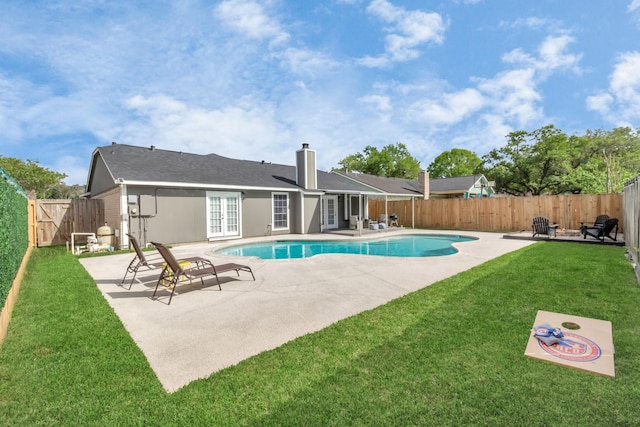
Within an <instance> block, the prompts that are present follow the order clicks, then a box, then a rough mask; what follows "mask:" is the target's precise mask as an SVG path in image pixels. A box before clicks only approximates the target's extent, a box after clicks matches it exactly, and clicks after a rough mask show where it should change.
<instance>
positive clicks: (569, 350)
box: [538, 332, 602, 362]
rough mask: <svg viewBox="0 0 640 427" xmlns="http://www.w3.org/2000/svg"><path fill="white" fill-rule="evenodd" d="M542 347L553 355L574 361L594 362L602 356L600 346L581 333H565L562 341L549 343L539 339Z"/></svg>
mask: <svg viewBox="0 0 640 427" xmlns="http://www.w3.org/2000/svg"><path fill="white" fill-rule="evenodd" d="M538 344H539V345H540V347H541V348H542V349H543V350H544V351H546V352H547V353H549V354H550V355H552V356H556V357H559V358H560V359H564V360H571V361H573V362H593V361H594V360H597V359H598V358H599V357H600V356H602V350H601V349H600V346H598V344H596V343H595V342H593V341H591V340H590V339H589V338H585V337H583V336H581V335H577V334H572V333H570V332H565V333H564V338H563V339H562V341H560V342H558V343H555V344H553V345H550V346H549V345H547V344H545V343H544V342H542V341H540V340H538Z"/></svg>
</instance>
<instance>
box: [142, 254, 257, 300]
mask: <svg viewBox="0 0 640 427" xmlns="http://www.w3.org/2000/svg"><path fill="white" fill-rule="evenodd" d="M151 244H152V245H154V246H155V247H156V249H158V252H159V253H160V255H161V256H162V258H163V259H164V260H165V264H164V268H163V269H162V273H160V277H159V278H158V283H156V289H155V290H154V291H153V296H154V297H155V296H156V293H157V292H158V287H159V286H160V283H162V282H164V281H167V282H168V284H167V286H168V287H169V288H171V295H170V296H169V302H168V303H167V305H169V304H171V299H172V298H173V293H174V292H175V289H176V285H177V284H178V282H179V281H180V279H181V278H182V277H184V278H186V279H189V280H192V279H200V282H201V283H202V285H203V286H204V277H205V276H208V275H211V276H213V277H215V278H216V282H217V284H218V289H220V290H222V286H221V285H220V277H219V276H218V275H219V274H221V273H225V272H227V271H235V272H236V274H237V275H238V277H240V271H246V272H248V273H251V277H252V278H253V280H256V277H255V276H254V275H253V271H252V270H251V267H249V266H247V265H241V264H235V263H227V264H221V265H217V266H216V265H214V264H213V263H212V262H211V261H209V260H207V259H206V258H201V257H193V258H192V259H194V260H197V262H196V268H186V267H184V265H185V264H184V263H183V262H180V261H183V260H188V258H184V259H181V260H180V261H178V260H177V259H176V257H175V256H174V255H173V254H172V253H171V251H170V250H169V249H168V248H167V247H166V246H165V245H163V244H162V243H157V242H151ZM189 265H191V264H189ZM205 265H206V266H205Z"/></svg>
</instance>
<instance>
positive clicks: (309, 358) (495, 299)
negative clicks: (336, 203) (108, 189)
mask: <svg viewBox="0 0 640 427" xmlns="http://www.w3.org/2000/svg"><path fill="white" fill-rule="evenodd" d="M425 262H430V260H425ZM538 310H546V311H553V312H561V313H567V314H572V315H576V316H583V317H592V318H596V319H603V320H609V321H611V322H612V324H613V339H614V344H615V351H616V353H615V365H616V378H615V379H614V378H608V377H600V376H596V375H592V374H589V373H585V372H581V371H577V370H572V369H568V368H564V367H561V366H557V365H554V364H550V363H545V362H543V361H540V360H536V359H531V358H528V357H525V356H524V349H525V347H526V344H527V340H528V337H529V334H530V329H531V327H532V326H533V321H534V319H535V316H536V313H537V311H538ZM639 349H640V287H638V285H637V283H636V279H635V275H634V272H633V269H632V266H631V264H629V263H628V262H627V261H626V259H625V256H624V249H623V248H619V247H611V246H599V245H580V244H575V243H559V242H540V243H536V244H535V245H532V246H529V247H527V248H524V249H522V250H519V251H517V252H514V253H510V254H507V255H505V256H502V257H500V258H497V259H495V260H492V261H490V262H487V263H485V264H483V265H481V266H479V267H476V268H474V269H471V270H469V271H467V272H464V273H462V274H458V275H456V276H454V277H452V278H449V279H446V280H444V281H441V282H438V283H436V284H434V285H432V286H429V287H427V288H425V289H423V290H420V291H418V292H414V293H412V294H410V295H407V296H405V297H402V298H399V299H396V300H394V301H392V302H390V303H389V304H386V305H384V306H382V307H379V308H377V309H374V310H370V311H367V312H364V313H361V314H359V315H356V316H353V317H351V318H348V319H346V320H343V321H341V322H338V323H336V324H334V325H333V326H331V327H329V328H326V329H324V330H322V331H320V332H317V333H314V334H309V335H306V336H304V337H301V338H299V339H296V340H294V341H291V342H289V343H287V344H285V345H283V346H281V347H279V348H277V349H275V350H273V351H267V352H264V353H262V354H260V355H258V356H255V357H253V358H251V359H248V360H246V361H244V362H242V363H240V364H239V365H237V366H233V367H230V368H228V369H225V370H223V371H220V372H218V373H216V374H213V375H212V376H211V377H209V378H207V379H203V380H198V381H196V382H193V383H191V384H189V385H187V386H185V387H183V388H182V389H180V390H179V391H177V392H175V393H173V394H167V393H166V392H165V391H164V389H163V388H162V386H161V385H160V383H159V382H158V381H157V379H156V377H155V374H154V373H153V371H152V370H151V368H150V367H149V365H148V363H147V361H146V359H145V357H144V355H143V354H142V353H141V351H140V350H139V349H138V347H137V346H136V345H135V343H134V342H133V340H132V339H131V337H130V336H129V335H128V334H127V332H126V331H125V329H124V328H123V326H122V324H121V323H120V320H119V319H118V317H117V316H116V315H115V314H114V312H113V310H112V309H111V308H110V306H109V305H108V304H107V302H106V301H105V299H104V298H103V297H102V295H101V293H100V292H99V291H98V289H97V288H96V286H95V284H94V283H93V281H92V279H91V277H90V276H89V275H88V273H87V272H86V271H85V270H84V269H83V267H82V266H81V265H80V263H79V262H78V261H77V259H75V258H74V257H73V256H72V255H70V254H68V253H65V251H64V249H63V248H42V249H38V250H36V251H34V253H33V255H32V258H31V261H30V263H29V266H28V268H27V272H26V275H25V279H24V282H23V284H22V288H21V293H20V299H19V301H18V303H17V305H16V307H15V309H14V312H13V317H12V321H11V324H10V326H9V331H8V336H7V339H6V340H5V342H4V344H3V345H2V347H0V424H2V425H12V426H26V425H29V426H35V425H46V426H51V425H65V426H70V425H82V426H88V425H100V426H104V425H158V426H159V425H162V426H170V425H230V426H231V425H232V426H237V425H261V426H262V425H278V426H280V425H305V426H330V425H335V426H344V425H376V426H379V425H398V426H406V425H491V426H495V425H518V426H524V425H527V426H547V425H607V426H610V425H623V426H628V425H640V417H639V416H638V415H639V412H640V409H638V408H640V363H638V351H639ZM180 363H181V361H180V360H176V369H179V366H180Z"/></svg>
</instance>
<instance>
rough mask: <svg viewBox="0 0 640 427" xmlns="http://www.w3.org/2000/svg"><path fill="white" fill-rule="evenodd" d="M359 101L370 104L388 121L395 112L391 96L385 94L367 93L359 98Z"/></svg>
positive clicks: (382, 118)
mask: <svg viewBox="0 0 640 427" xmlns="http://www.w3.org/2000/svg"><path fill="white" fill-rule="evenodd" d="M358 102H359V103H361V104H363V105H366V106H369V107H371V108H372V109H373V111H375V112H376V113H378V116H379V118H380V119H381V120H383V121H385V122H386V121H388V120H389V119H390V118H391V115H392V113H393V105H392V102H391V98H390V97H389V96H383V95H367V96H363V97H361V98H358Z"/></svg>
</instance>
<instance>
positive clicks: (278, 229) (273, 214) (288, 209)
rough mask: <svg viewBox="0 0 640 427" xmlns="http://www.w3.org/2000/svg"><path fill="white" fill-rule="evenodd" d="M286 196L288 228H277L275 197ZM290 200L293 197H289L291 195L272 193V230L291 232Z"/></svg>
mask: <svg viewBox="0 0 640 427" xmlns="http://www.w3.org/2000/svg"><path fill="white" fill-rule="evenodd" d="M276 195H278V196H285V197H286V198H287V226H286V227H276V212H275V206H274V202H275V197H274V196H276ZM290 199H291V197H289V193H279V192H273V193H271V224H273V227H272V230H274V231H282V230H289V224H290V220H291V207H290V206H291V203H290Z"/></svg>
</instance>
